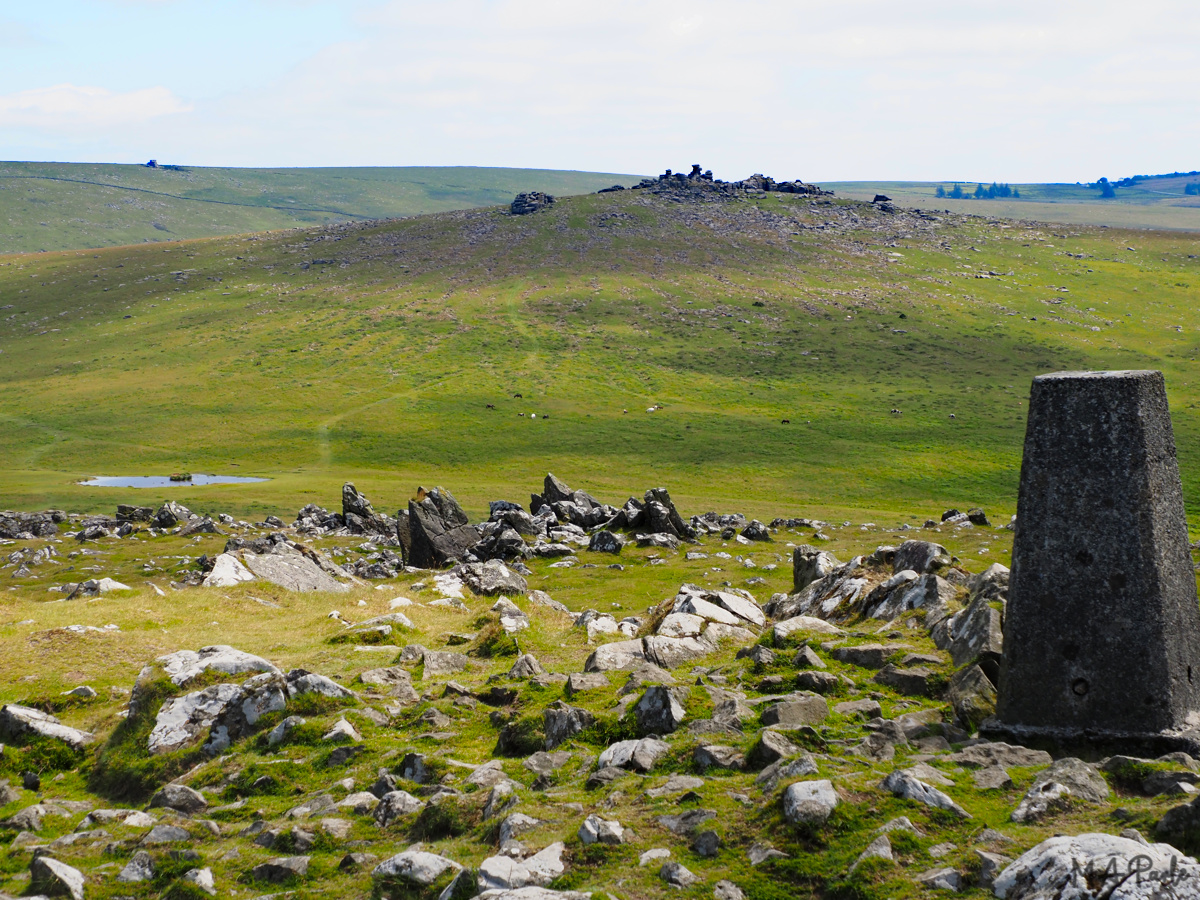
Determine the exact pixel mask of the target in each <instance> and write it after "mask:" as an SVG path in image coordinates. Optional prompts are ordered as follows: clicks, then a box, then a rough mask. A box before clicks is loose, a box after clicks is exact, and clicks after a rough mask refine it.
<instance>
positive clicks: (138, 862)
mask: <svg viewBox="0 0 1200 900" xmlns="http://www.w3.org/2000/svg"><path fill="white" fill-rule="evenodd" d="M153 878H154V857H152V856H151V855H150V854H149V853H147V852H146V851H145V850H138V851H137V852H135V853H134V854H133V856H131V857H130V858H129V862H127V863H126V864H125V867H124V868H123V869H121V871H120V873H119V874H118V875H117V881H119V882H121V883H123V884H131V883H134V882H138V881H150V880H152V879H153Z"/></svg>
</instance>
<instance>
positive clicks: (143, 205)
mask: <svg viewBox="0 0 1200 900" xmlns="http://www.w3.org/2000/svg"><path fill="white" fill-rule="evenodd" d="M636 181H637V178H635V177H633V176H630V175H612V174H606V173H601V172H558V171H550V170H546V169H486V168H471V167H455V168H430V167H422V166H409V167H398V168H347V169H219V168H201V167H193V166H184V167H170V168H157V169H149V168H146V167H145V166H118V165H99V164H96V165H92V164H78V163H29V162H0V254H3V253H20V252H33V251H42V250H66V249H73V248H77V247H112V246H118V245H122V244H137V243H143V242H148V241H166V240H177V239H180V238H197V237H209V236H212V235H218V234H244V233H247V232H253V231H267V230H271V229H278V228H292V227H295V226H297V225H317V224H325V223H330V222H346V221H355V220H363V219H372V218H376V219H378V218H396V217H402V216H415V215H420V214H422V213H430V212H442V211H445V210H451V209H466V208H469V207H474V206H492V205H494V204H497V203H508V202H510V201H511V200H512V198H513V197H514V196H516V195H517V194H518V193H520V192H522V191H528V190H539V191H547V192H549V193H551V194H554V195H556V196H557V195H560V194H561V195H567V194H582V193H590V192H592V191H595V190H598V189H599V188H602V187H608V186H609V185H611V184H614V183H617V182H619V183H621V184H626V185H628V184H633V183H634V182H636Z"/></svg>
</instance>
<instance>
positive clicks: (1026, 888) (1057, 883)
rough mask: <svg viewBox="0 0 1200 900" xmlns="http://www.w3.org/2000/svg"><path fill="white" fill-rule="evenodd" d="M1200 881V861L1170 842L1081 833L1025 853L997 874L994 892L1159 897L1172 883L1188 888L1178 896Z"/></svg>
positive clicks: (1016, 897) (1014, 898)
mask: <svg viewBox="0 0 1200 900" xmlns="http://www.w3.org/2000/svg"><path fill="white" fill-rule="evenodd" d="M1131 872H1132V873H1133V876H1132V877H1130V873H1131ZM1198 881H1200V864H1198V863H1197V862H1196V860H1195V859H1193V858H1192V857H1190V856H1184V855H1183V854H1182V853H1180V852H1179V851H1178V850H1176V849H1175V848H1174V847H1172V846H1170V845H1169V844H1149V843H1143V842H1140V841H1136V840H1132V839H1130V838H1126V837H1116V836H1115V835H1111V834H1080V835H1075V836H1059V837H1052V838H1048V839H1046V840H1044V841H1042V842H1041V843H1040V844H1038V845H1037V846H1036V847H1034V848H1033V849H1031V850H1028V851H1026V852H1025V853H1023V854H1021V856H1019V857H1017V860H1016V861H1015V862H1014V863H1012V864H1011V865H1009V866H1008V867H1007V868H1005V869H1004V871H1002V872H1001V873H1000V874H999V875H998V876H997V877H996V879H995V881H994V882H993V884H992V892H993V893H994V894H995V896H996V897H999V898H1002V900H1043V898H1053V897H1061V898H1064V900H1065V898H1068V897H1079V898H1087V897H1089V896H1100V897H1107V896H1110V895H1111V896H1113V897H1120V898H1121V900H1153V898H1161V897H1163V896H1164V893H1163V891H1164V888H1165V887H1166V886H1167V884H1171V885H1174V886H1175V887H1174V891H1178V890H1180V889H1182V893H1177V894H1176V895H1177V896H1181V897H1183V896H1191V893H1192V892H1194V886H1195V885H1196V884H1197V882H1198ZM1092 885H1094V888H1093V887H1092ZM1118 889H1119V890H1118ZM1174 891H1172V892H1174ZM1166 896H1170V893H1167V894H1166Z"/></svg>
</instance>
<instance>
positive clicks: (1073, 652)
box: [1063, 642, 1079, 661]
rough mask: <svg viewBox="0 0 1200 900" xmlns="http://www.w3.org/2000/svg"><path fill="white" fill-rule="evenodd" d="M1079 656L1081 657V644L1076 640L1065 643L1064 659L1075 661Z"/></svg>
mask: <svg viewBox="0 0 1200 900" xmlns="http://www.w3.org/2000/svg"><path fill="white" fill-rule="evenodd" d="M1078 658H1079V645H1078V644H1076V643H1074V642H1070V643H1066V644H1063V659H1066V660H1072V661H1074V660H1076V659H1078Z"/></svg>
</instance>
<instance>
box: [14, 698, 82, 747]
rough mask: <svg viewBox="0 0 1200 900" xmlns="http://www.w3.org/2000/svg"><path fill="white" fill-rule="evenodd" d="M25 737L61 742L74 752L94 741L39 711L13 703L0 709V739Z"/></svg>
mask: <svg viewBox="0 0 1200 900" xmlns="http://www.w3.org/2000/svg"><path fill="white" fill-rule="evenodd" d="M27 735H37V736H39V737H44V738H49V739H51V740H55V741H61V742H62V743H64V744H66V745H67V746H68V747H71V748H73V749H75V750H82V749H83V748H84V747H86V746H87V745H88V744H91V743H92V742H93V741H95V740H96V737H95V735H93V734H89V733H88V732H86V731H80V730H79V729H77V728H71V727H70V726H68V725H64V724H62V722H60V721H59V720H58V719H57V718H55V717H54V716H52V715H50V714H49V713H44V712H42V711H41V710H39V709H31V708H30V707H28V706H17V705H16V704H13V703H9V704H7V705H6V706H4V707H0V737H6V738H9V739H19V738H22V737H24V736H27Z"/></svg>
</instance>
